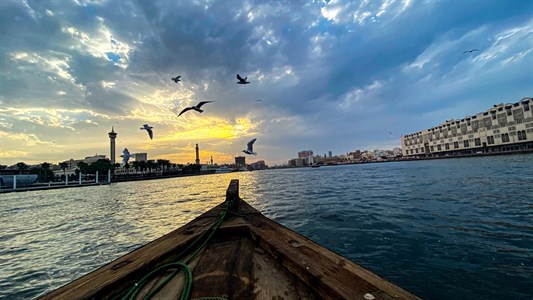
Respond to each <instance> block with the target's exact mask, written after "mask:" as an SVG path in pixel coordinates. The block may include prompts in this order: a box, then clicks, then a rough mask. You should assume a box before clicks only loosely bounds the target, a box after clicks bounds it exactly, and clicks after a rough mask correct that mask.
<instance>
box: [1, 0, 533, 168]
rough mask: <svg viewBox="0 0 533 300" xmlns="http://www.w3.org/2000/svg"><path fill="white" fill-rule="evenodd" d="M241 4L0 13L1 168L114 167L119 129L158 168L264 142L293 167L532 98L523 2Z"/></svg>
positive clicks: (218, 158)
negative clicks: (112, 150)
mask: <svg viewBox="0 0 533 300" xmlns="http://www.w3.org/2000/svg"><path fill="white" fill-rule="evenodd" d="M230 3H231V4H230ZM230 3H228V2H227V1H210V0H199V1H178V2H176V1H162V0H161V1H157V0H156V1H135V0H131V1H127V0H124V1H105V0H102V1H95V0H72V1H58V2H53V1H48V2H42V1H33V0H26V1H16V0H6V1H0V36H1V37H2V43H0V164H13V163H16V162H18V161H25V162H28V163H32V162H42V161H46V160H48V161H52V162H58V161H62V160H66V159H69V158H81V157H84V156H88V155H94V154H95V153H99V154H107V155H108V151H109V150H108V147H109V144H108V143H109V140H108V137H107V133H108V132H109V131H110V130H111V126H113V127H114V128H115V131H116V132H118V137H117V148H118V151H121V149H120V148H123V147H127V148H128V149H130V151H131V152H133V153H134V152H148V155H149V158H167V159H171V160H173V161H175V162H177V163H186V162H192V161H193V160H194V145H195V144H196V143H199V144H200V149H201V160H202V161H203V162H205V161H208V160H209V159H210V157H211V156H213V159H214V161H215V162H218V163H224V162H231V161H232V158H233V157H234V156H236V155H239V153H241V152H240V151H241V150H242V149H243V148H244V145H245V144H246V142H247V141H248V140H249V139H250V138H252V137H257V138H258V140H257V142H256V144H255V147H256V150H257V152H258V153H259V155H258V156H257V157H256V158H257V159H258V160H259V159H263V160H265V161H267V163H271V164H272V163H283V162H285V161H287V160H288V159H290V158H292V157H294V156H296V152H298V151H300V150H303V149H313V150H314V151H315V153H319V154H320V153H326V152H327V151H328V150H332V151H333V152H334V153H344V152H348V151H352V150H354V149H356V148H360V149H369V148H374V147H388V148H390V147H394V146H399V138H400V135H401V134H408V133H412V132H415V131H419V130H422V129H424V128H428V127H431V126H435V125H437V124H440V123H442V122H443V121H444V120H446V119H450V118H461V117H464V116H466V115H471V114H475V113H477V112H479V111H482V110H485V109H486V108H488V107H490V106H492V104H495V103H500V102H514V101H518V100H519V99H521V98H522V97H526V96H531V95H532V92H533V86H532V85H531V82H533V77H532V75H531V68H528V67H527V63H529V65H530V64H531V61H532V60H533V54H532V51H531V49H530V48H531V40H532V38H533V37H532V35H533V22H532V21H531V11H532V10H533V3H530V2H528V1H513V2H505V1H496V2H494V1H493V2H486V1H467V2H464V1H463V2H461V1H448V2H432V1H411V0H403V1H402V0H383V1H368V0H362V1H340V0H329V1H277V2H274V1H268V2H265V1H249V0H246V1H237V2H234V1H233V2H232V1H230ZM237 3H238V5H235V4H237ZM473 48H476V49H479V51H476V52H472V53H467V54H463V52H464V51H465V50H469V49H473ZM237 73H239V74H241V75H242V76H245V77H246V76H247V77H248V80H249V81H251V84H249V85H237V84H236V81H237V79H236V74H237ZM176 75H181V76H182V81H181V82H180V83H175V82H173V81H171V78H172V77H174V76H176ZM258 99H261V101H260V102H259V101H257V100H258ZM205 100H211V101H215V102H214V103H210V104H208V105H206V106H205V107H204V108H205V111H204V113H202V114H199V113H197V112H189V113H187V114H185V115H182V116H180V117H177V115H176V114H175V113H174V112H173V111H172V109H173V108H176V107H178V108H183V107H186V106H190V105H194V104H196V103H198V102H199V101H205ZM142 124H150V125H151V126H153V127H154V140H150V139H148V137H147V135H146V132H145V131H141V130H140V127H141V126H142ZM389 132H393V137H392V138H391V136H390V134H389Z"/></svg>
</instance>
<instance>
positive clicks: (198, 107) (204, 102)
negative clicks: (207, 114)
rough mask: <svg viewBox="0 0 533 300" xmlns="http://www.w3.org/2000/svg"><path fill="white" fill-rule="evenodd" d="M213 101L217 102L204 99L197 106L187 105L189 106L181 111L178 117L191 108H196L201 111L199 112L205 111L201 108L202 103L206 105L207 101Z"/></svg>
mask: <svg viewBox="0 0 533 300" xmlns="http://www.w3.org/2000/svg"><path fill="white" fill-rule="evenodd" d="M211 102H215V101H202V102H200V103H198V104H196V105H195V106H190V107H187V108H185V109H183V110H182V111H181V112H180V114H179V115H178V117H179V116H181V115H182V114H184V113H185V112H187V111H189V110H191V109H194V110H196V111H197V112H199V113H203V112H204V111H203V110H202V109H200V107H202V105H204V104H206V103H211Z"/></svg>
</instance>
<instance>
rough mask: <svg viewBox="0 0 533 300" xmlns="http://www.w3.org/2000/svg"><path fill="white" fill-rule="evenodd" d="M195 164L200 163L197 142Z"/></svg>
mask: <svg viewBox="0 0 533 300" xmlns="http://www.w3.org/2000/svg"><path fill="white" fill-rule="evenodd" d="M196 164H197V165H199V164H200V149H199V148H198V144H196Z"/></svg>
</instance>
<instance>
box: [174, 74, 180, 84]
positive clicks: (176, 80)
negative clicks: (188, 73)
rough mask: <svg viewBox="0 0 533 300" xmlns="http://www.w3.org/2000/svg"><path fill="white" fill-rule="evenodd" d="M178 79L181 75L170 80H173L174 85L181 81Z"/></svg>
mask: <svg viewBox="0 0 533 300" xmlns="http://www.w3.org/2000/svg"><path fill="white" fill-rule="evenodd" d="M180 78H181V75H178V76H176V77H174V78H172V80H173V81H174V82H175V83H178V82H180V81H181V80H180Z"/></svg>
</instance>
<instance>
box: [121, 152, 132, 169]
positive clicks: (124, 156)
mask: <svg viewBox="0 0 533 300" xmlns="http://www.w3.org/2000/svg"><path fill="white" fill-rule="evenodd" d="M120 157H122V166H125V165H127V164H128V161H129V160H130V158H132V157H134V156H133V155H132V154H130V152H129V151H128V148H124V151H122V155H121V156H120Z"/></svg>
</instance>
